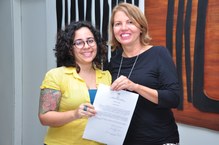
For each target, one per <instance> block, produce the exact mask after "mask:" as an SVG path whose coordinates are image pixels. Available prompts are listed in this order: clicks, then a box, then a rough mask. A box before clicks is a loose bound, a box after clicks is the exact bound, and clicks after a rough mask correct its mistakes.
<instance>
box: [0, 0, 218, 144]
mask: <svg viewBox="0 0 219 145" xmlns="http://www.w3.org/2000/svg"><path fill="white" fill-rule="evenodd" d="M143 3H144V1H140V6H141V9H143V6H144V4H143ZM0 20H1V21H0V68H1V69H0V74H1V75H0V92H1V94H0V98H1V101H0V145H42V144H43V137H44V134H45V132H46V127H43V126H42V125H41V124H40V123H39V120H38V117H37V112H38V102H39V86H40V84H41V81H42V80H43V77H44V74H45V72H46V71H47V70H48V69H50V68H52V67H55V58H54V54H53V51H52V49H53V48H54V43H55V35H56V34H55V31H56V22H55V21H56V18H55V0H0ZM178 126H179V132H180V138H181V145H193V144H195V145H206V144H211V145H217V144H218V143H219V132H217V131H213V130H208V129H204V128H199V127H194V126H189V125H185V124H180V123H178Z"/></svg>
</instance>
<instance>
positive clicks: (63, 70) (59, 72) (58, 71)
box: [46, 66, 75, 77]
mask: <svg viewBox="0 0 219 145" xmlns="http://www.w3.org/2000/svg"><path fill="white" fill-rule="evenodd" d="M74 70H75V68H73V67H64V66H62V67H57V68H52V69H50V70H49V71H48V72H47V73H46V76H54V77H58V76H63V75H64V74H72V73H73V72H74Z"/></svg>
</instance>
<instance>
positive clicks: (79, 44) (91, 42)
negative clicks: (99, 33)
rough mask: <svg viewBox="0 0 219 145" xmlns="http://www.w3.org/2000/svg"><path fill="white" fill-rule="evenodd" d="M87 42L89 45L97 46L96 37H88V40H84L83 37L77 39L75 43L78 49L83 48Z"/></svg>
mask: <svg viewBox="0 0 219 145" xmlns="http://www.w3.org/2000/svg"><path fill="white" fill-rule="evenodd" d="M85 42H86V43H87V45H89V46H90V47H93V46H95V44H96V41H95V39H94V38H88V39H87V41H83V40H81V39H78V40H75V41H74V43H73V45H74V46H75V47H76V48H78V49H82V48H84V45H85Z"/></svg>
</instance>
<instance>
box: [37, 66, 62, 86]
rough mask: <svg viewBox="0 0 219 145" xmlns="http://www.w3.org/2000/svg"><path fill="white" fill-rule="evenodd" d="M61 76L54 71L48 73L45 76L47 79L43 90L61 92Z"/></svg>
mask: <svg viewBox="0 0 219 145" xmlns="http://www.w3.org/2000/svg"><path fill="white" fill-rule="evenodd" d="M59 78H60V77H59V76H58V73H57V71H55V70H54V69H52V70H50V71H48V72H47V73H46V75H45V78H44V80H43V82H42V84H41V86H40V88H41V89H45V88H50V89H54V90H60V85H59Z"/></svg>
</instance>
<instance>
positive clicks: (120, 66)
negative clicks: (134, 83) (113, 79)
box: [117, 55, 139, 79]
mask: <svg viewBox="0 0 219 145" xmlns="http://www.w3.org/2000/svg"><path fill="white" fill-rule="evenodd" d="M138 56H139V55H137V57H136V58H135V62H134V63H133V65H132V68H131V70H130V72H129V75H128V79H129V78H130V76H131V74H132V71H133V69H134V67H135V64H136V62H137V60H138ZM122 62H123V56H122V58H121V61H120V65H119V71H118V74H117V78H118V77H119V75H120V71H121V68H122Z"/></svg>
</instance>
